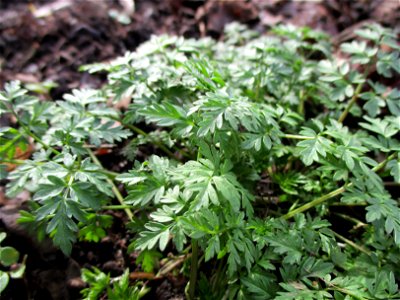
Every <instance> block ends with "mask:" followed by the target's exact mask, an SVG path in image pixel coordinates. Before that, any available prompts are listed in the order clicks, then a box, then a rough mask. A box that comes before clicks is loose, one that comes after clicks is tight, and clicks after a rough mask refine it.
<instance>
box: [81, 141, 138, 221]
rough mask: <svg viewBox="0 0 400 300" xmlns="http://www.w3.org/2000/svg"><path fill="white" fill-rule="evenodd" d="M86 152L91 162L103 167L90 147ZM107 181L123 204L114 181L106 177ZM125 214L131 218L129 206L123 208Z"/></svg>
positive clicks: (122, 198) (122, 203)
mask: <svg viewBox="0 0 400 300" xmlns="http://www.w3.org/2000/svg"><path fill="white" fill-rule="evenodd" d="M86 150H87V152H88V153H89V156H90V158H91V159H92V160H93V162H94V163H95V164H96V165H98V166H99V167H101V168H102V169H104V168H103V165H102V164H101V162H100V161H99V160H98V159H97V157H96V155H94V153H93V151H92V150H90V149H86ZM107 182H108V183H109V184H110V185H111V187H112V191H113V193H114V195H115V197H116V198H117V200H118V202H119V203H121V205H125V204H124V197H122V195H121V193H120V192H119V190H118V188H117V186H116V185H115V184H114V182H113V181H112V180H111V179H109V178H107ZM124 210H125V213H126V215H127V216H128V218H129V220H131V221H132V220H133V213H132V211H131V210H130V209H129V208H124Z"/></svg>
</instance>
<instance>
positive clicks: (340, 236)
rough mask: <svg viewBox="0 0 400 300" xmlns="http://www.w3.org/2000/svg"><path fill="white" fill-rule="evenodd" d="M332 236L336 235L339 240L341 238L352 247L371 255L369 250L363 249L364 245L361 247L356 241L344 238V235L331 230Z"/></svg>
mask: <svg viewBox="0 0 400 300" xmlns="http://www.w3.org/2000/svg"><path fill="white" fill-rule="evenodd" d="M333 234H334V236H336V237H337V238H338V239H339V240H342V241H343V242H345V243H346V244H347V245H349V246H351V247H353V248H354V249H356V250H358V251H360V252H362V253H365V254H367V255H371V252H369V251H368V250H367V249H365V248H364V247H361V246H359V245H357V244H356V243H354V242H353V241H351V240H349V239H347V238H345V237H344V236H342V235H340V234H339V233H336V232H334V231H333Z"/></svg>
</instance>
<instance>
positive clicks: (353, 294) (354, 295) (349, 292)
mask: <svg viewBox="0 0 400 300" xmlns="http://www.w3.org/2000/svg"><path fill="white" fill-rule="evenodd" d="M331 286H332V287H331V288H329V290H333V291H338V292H341V293H343V294H346V295H348V296H351V297H353V298H354V299H357V300H368V299H366V298H364V297H360V296H358V295H357V294H355V293H353V292H352V291H349V290H347V289H344V288H341V287H337V286H334V285H331Z"/></svg>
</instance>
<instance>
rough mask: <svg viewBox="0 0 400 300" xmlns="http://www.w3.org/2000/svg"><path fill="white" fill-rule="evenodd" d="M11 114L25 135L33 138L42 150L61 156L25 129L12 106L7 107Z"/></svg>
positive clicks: (27, 128)
mask: <svg viewBox="0 0 400 300" xmlns="http://www.w3.org/2000/svg"><path fill="white" fill-rule="evenodd" d="M9 109H10V111H11V113H12V114H13V116H14V117H15V119H16V120H17V122H18V124H19V125H20V126H21V127H22V128H23V129H24V131H25V133H26V134H27V135H29V136H30V137H31V138H33V139H34V140H35V141H36V142H37V143H39V144H40V145H42V146H43V148H45V149H46V150H50V151H51V152H53V153H54V154H55V155H59V154H61V152H60V151H58V150H56V149H54V148H53V147H51V146H49V145H47V144H46V143H45V142H43V141H42V140H41V139H40V138H39V137H38V136H37V135H36V134H34V133H33V132H32V131H31V130H30V129H29V127H27V126H26V125H25V124H24V123H23V122H22V121H21V119H20V118H19V116H18V114H17V113H16V111H15V110H14V108H13V107H12V106H10V107H9Z"/></svg>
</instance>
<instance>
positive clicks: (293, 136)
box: [283, 134, 315, 140]
mask: <svg viewBox="0 0 400 300" xmlns="http://www.w3.org/2000/svg"><path fill="white" fill-rule="evenodd" d="M283 137H284V138H286V139H294V140H313V139H315V137H313V136H304V135H298V134H285V135H284V136H283Z"/></svg>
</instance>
